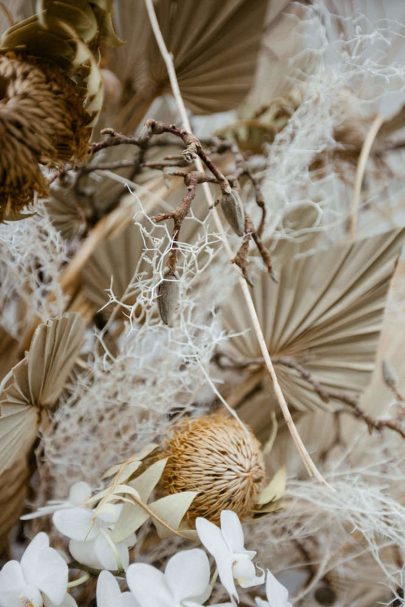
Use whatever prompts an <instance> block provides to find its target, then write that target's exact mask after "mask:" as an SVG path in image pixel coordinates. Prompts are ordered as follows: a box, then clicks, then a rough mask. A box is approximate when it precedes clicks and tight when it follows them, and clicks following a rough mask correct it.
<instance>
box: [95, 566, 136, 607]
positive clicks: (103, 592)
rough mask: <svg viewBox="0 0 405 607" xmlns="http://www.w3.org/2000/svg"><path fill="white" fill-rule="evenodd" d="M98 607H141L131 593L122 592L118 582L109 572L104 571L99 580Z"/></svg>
mask: <svg viewBox="0 0 405 607" xmlns="http://www.w3.org/2000/svg"><path fill="white" fill-rule="evenodd" d="M96 598H97V607H139V605H138V603H137V602H136V600H135V597H134V596H133V595H132V594H131V593H130V592H121V590H120V587H119V585H118V582H117V580H116V579H115V577H114V576H113V575H112V573H110V572H109V571H102V572H101V573H100V575H99V576H98V580H97V591H96Z"/></svg>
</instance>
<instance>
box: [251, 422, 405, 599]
mask: <svg viewBox="0 0 405 607" xmlns="http://www.w3.org/2000/svg"><path fill="white" fill-rule="evenodd" d="M359 434H360V436H357V437H356V438H355V439H354V441H353V442H352V444H351V445H349V446H346V447H341V448H339V449H335V450H334V451H333V457H330V458H329V460H328V463H327V465H325V466H324V467H323V468H322V473H323V474H324V476H325V478H326V479H327V481H328V482H329V483H330V485H331V486H332V487H333V489H334V490H333V491H332V490H330V489H329V488H328V487H326V486H320V485H319V484H318V483H317V482H316V481H311V480H308V479H307V478H305V479H296V478H295V479H294V478H291V479H289V481H288V483H287V493H286V497H285V502H284V507H283V509H282V510H280V511H279V512H277V513H274V514H272V515H271V516H270V517H265V518H262V519H259V520H256V521H254V522H252V523H250V524H249V531H248V532H247V535H248V537H249V540H250V541H251V542H252V545H254V546H255V547H257V548H258V549H259V555H260V558H261V564H262V566H263V567H265V566H267V567H271V568H272V571H274V572H276V573H279V574H280V579H283V577H285V578H286V579H287V578H289V577H291V576H292V578H295V579H296V581H297V580H299V579H300V577H302V578H303V579H301V587H298V588H297V591H296V596H297V598H298V597H299V598H300V599H301V600H303V603H302V604H303V605H314V604H316V602H315V600H314V593H315V592H316V590H317V589H319V588H320V587H322V586H325V585H326V586H329V587H330V588H331V589H332V590H333V592H334V593H335V596H336V602H335V603H334V604H336V605H341V606H342V607H343V606H346V605H351V606H353V607H365V606H367V607H369V606H370V605H374V604H377V603H379V602H380V601H381V603H382V604H388V602H389V601H390V600H392V599H393V597H394V596H395V595H396V593H397V592H398V589H399V588H400V587H401V584H402V577H401V576H402V565H401V564H402V563H403V559H404V554H405V552H404V551H405V536H404V527H405V504H404V502H403V470H404V465H405V454H404V451H403V446H402V442H401V439H395V438H394V440H391V441H390V444H389V445H387V441H384V440H382V439H381V437H374V438H370V437H369V436H367V434H366V433H364V434H363V435H362V431H361V429H360V430H359ZM361 435H362V436H361ZM355 448H356V449H359V450H360V453H361V455H360V456H359V451H356V450H355ZM287 467H288V463H287ZM304 551H306V553H307V554H306V555H305V557H304V558H303V555H304V554H305V552H304ZM301 574H305V575H302V576H301ZM373 601H374V602H373ZM300 604H301V603H300Z"/></svg>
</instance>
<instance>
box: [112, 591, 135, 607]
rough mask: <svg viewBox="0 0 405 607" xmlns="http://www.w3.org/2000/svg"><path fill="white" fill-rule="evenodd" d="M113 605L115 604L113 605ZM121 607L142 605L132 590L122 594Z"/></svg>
mask: <svg viewBox="0 0 405 607" xmlns="http://www.w3.org/2000/svg"><path fill="white" fill-rule="evenodd" d="M111 607H115V606H114V605H111ZM121 607H140V605H139V603H138V602H137V601H136V599H135V597H134V595H133V594H132V593H131V592H123V593H122V595H121Z"/></svg>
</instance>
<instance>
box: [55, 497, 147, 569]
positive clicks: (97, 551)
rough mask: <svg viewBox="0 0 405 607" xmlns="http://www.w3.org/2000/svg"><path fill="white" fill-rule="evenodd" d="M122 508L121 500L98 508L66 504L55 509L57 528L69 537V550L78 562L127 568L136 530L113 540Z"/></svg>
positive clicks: (101, 567)
mask: <svg viewBox="0 0 405 607" xmlns="http://www.w3.org/2000/svg"><path fill="white" fill-rule="evenodd" d="M122 509H123V505H122V504H110V503H108V504H105V505H103V506H101V508H100V507H98V508H96V509H95V510H92V509H90V508H85V507H80V506H79V507H72V508H64V509H63V510H58V511H57V512H55V513H54V515H53V517H52V520H53V524H54V525H55V527H56V529H57V530H58V531H59V532H60V533H62V534H63V535H65V536H66V537H68V538H70V542H69V550H70V553H71V555H72V556H73V558H74V559H76V560H77V561H78V562H79V563H82V564H83V565H87V566H88V567H92V568H93V569H110V570H116V569H126V568H127V567H128V564H129V551H128V549H129V548H130V547H132V546H134V544H135V541H136V540H135V534H134V533H131V534H130V535H129V536H128V537H127V538H125V539H124V540H122V541H121V540H120V541H115V540H114V527H115V525H116V523H117V522H118V519H119V517H120V515H121V513H122Z"/></svg>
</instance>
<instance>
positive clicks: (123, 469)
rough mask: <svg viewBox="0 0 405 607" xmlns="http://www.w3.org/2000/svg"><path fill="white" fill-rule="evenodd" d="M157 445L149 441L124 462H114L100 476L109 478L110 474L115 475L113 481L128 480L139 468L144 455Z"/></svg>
mask: <svg viewBox="0 0 405 607" xmlns="http://www.w3.org/2000/svg"><path fill="white" fill-rule="evenodd" d="M157 447H158V445H156V444H155V443H149V444H148V445H146V446H145V447H144V448H143V449H141V450H140V452H139V453H136V454H135V455H133V456H132V457H130V458H129V459H127V460H126V461H125V462H122V463H121V464H116V465H115V466H112V467H111V468H109V469H108V470H107V472H105V473H104V474H103V476H102V477H101V478H109V477H111V476H114V475H117V476H116V478H115V479H114V482H115V483H122V482H124V481H126V480H128V479H129V478H130V477H131V476H132V474H133V473H134V472H135V471H136V470H137V469H138V468H139V466H140V465H141V463H142V460H144V459H145V458H146V457H148V455H150V454H151V453H153V451H155V449H157Z"/></svg>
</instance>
